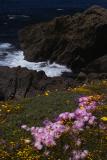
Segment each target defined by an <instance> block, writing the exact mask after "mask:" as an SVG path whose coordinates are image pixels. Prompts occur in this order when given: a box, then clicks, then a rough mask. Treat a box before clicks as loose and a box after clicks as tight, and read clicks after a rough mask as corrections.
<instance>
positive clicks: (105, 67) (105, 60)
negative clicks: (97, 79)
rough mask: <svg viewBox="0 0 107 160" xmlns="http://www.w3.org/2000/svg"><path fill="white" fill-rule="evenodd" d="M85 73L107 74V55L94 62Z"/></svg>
mask: <svg viewBox="0 0 107 160" xmlns="http://www.w3.org/2000/svg"><path fill="white" fill-rule="evenodd" d="M85 71H86V72H87V73H91V72H95V73H107V55H104V56H102V57H100V58H97V59H96V60H94V61H93V62H91V63H89V64H88V66H87V67H86V69H85Z"/></svg>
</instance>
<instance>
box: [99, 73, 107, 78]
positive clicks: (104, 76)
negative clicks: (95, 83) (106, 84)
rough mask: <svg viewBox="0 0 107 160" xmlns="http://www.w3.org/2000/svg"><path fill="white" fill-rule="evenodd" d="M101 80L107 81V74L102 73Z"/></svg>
mask: <svg viewBox="0 0 107 160" xmlns="http://www.w3.org/2000/svg"><path fill="white" fill-rule="evenodd" d="M99 79H107V73H100V74H99Z"/></svg>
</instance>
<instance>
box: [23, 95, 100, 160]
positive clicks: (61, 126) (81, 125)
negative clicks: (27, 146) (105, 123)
mask: <svg viewBox="0 0 107 160" xmlns="http://www.w3.org/2000/svg"><path fill="white" fill-rule="evenodd" d="M100 98H101V97H100V96H88V97H81V98H79V101H78V103H79V105H78V108H77V109H76V110H75V111H74V112H65V113H61V114H60V115H59V116H58V117H57V118H56V120H55V122H51V121H48V120H45V121H44V123H43V124H44V127H31V128H29V127H28V126H27V125H22V126H21V128H23V129H25V130H26V131H30V132H31V135H32V136H33V139H34V147H35V148H36V149H37V150H42V149H43V148H45V147H47V148H51V147H54V146H56V145H57V140H59V139H60V138H61V137H62V136H63V135H64V134H69V136H72V135H79V133H80V132H82V131H83V130H84V129H85V128H89V127H91V126H93V125H94V124H95V122H96V117H95V116H93V114H92V113H93V111H94V110H95V109H96V106H97V102H98V100H99V99H100ZM72 137H73V136H72ZM72 141H74V142H75V145H76V146H80V145H81V139H78V136H77V137H76V136H75V138H74V140H73V139H72ZM66 146H67V145H66ZM66 148H67V147H66ZM68 148H69V147H68ZM87 156H88V151H87V150H83V151H82V150H79V149H78V148H77V150H73V151H71V157H70V158H71V159H73V160H80V159H85V158H86V157H87ZM70 158H69V159H70Z"/></svg>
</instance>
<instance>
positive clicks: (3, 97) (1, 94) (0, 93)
mask: <svg viewBox="0 0 107 160" xmlns="http://www.w3.org/2000/svg"><path fill="white" fill-rule="evenodd" d="M4 100H5V95H4V93H3V92H2V90H1V89H0V101H4Z"/></svg>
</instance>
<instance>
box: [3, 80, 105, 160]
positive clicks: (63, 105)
mask: <svg viewBox="0 0 107 160" xmlns="http://www.w3.org/2000/svg"><path fill="white" fill-rule="evenodd" d="M95 94H101V95H103V97H104V105H103V106H100V108H99V109H98V110H97V111H96V115H97V116H98V118H100V117H102V116H107V107H106V106H107V105H106V104H107V98H106V95H107V81H98V82H93V83H90V84H88V85H84V86H79V87H77V88H74V89H71V88H69V89H68V90H66V91H53V92H49V91H47V92H45V93H44V95H39V94H38V95H36V96H35V97H34V98H30V99H22V100H20V101H7V102H0V160H38V159H39V157H37V155H36V152H35V150H34V149H33V147H32V145H31V144H26V141H25V140H26V139H30V138H31V137H30V135H29V134H28V133H26V132H24V131H23V130H22V129H21V128H20V126H21V125H22V124H27V125H28V126H41V125H42V122H43V120H45V119H47V118H48V119H51V120H53V119H54V118H55V117H56V116H57V115H58V114H59V113H61V112H65V111H70V112H71V111H74V110H75V109H76V108H77V104H76V100H77V99H78V97H80V96H82V95H95ZM83 137H84V139H86V142H84V145H86V144H88V147H89V150H90V152H91V153H92V155H90V157H89V160H103V159H104V160H106V159H107V154H106V152H107V133H103V132H101V133H100V131H98V130H97V131H96V129H91V130H90V131H89V130H87V131H86V132H85V133H84V134H83ZM42 159H43V158H42ZM61 160H65V159H61Z"/></svg>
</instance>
